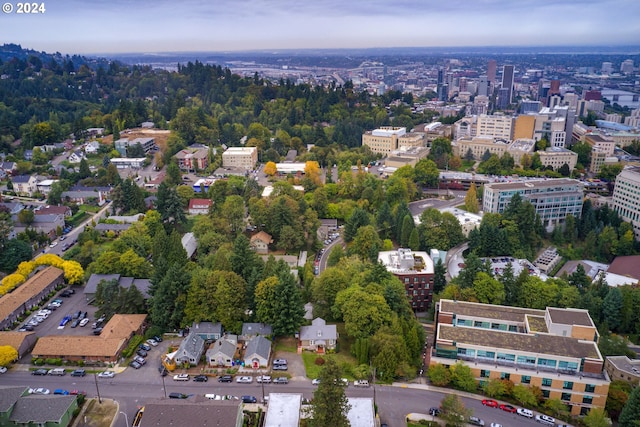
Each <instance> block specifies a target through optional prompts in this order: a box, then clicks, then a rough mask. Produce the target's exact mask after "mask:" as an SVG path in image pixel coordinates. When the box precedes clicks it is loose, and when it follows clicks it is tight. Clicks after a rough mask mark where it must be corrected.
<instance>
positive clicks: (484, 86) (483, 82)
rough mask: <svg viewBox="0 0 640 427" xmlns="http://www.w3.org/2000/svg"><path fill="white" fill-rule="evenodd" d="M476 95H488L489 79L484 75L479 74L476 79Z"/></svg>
mask: <svg viewBox="0 0 640 427" xmlns="http://www.w3.org/2000/svg"><path fill="white" fill-rule="evenodd" d="M478 95H480V96H489V80H488V77H487V76H485V75H482V76H480V78H479V79H478Z"/></svg>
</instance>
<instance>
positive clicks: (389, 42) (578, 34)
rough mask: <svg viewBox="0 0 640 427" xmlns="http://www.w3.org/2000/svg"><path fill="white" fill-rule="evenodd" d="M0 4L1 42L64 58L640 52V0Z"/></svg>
mask: <svg viewBox="0 0 640 427" xmlns="http://www.w3.org/2000/svg"><path fill="white" fill-rule="evenodd" d="M1 2H2V3H10V4H12V5H13V6H14V8H13V9H14V11H13V12H12V13H1V14H0V43H18V44H21V45H22V46H23V47H26V48H32V49H36V50H44V51H50V52H51V51H59V52H62V53H124V52H172V51H238V50H256V49H259V50H263V49H266V50H277V49H300V48H367V47H429V46H517V45H523V46H555V45H561V46H568V45H638V44H640V19H638V17H640V1H638V0H438V1H434V0H172V1H168V0H47V1H45V8H46V11H45V13H44V14H39V15H35V14H32V15H24V14H23V15H19V14H16V12H15V9H16V7H15V5H16V3H17V2H16V1H15V0H2V1H1ZM5 6H6V4H5ZM3 9H4V7H3Z"/></svg>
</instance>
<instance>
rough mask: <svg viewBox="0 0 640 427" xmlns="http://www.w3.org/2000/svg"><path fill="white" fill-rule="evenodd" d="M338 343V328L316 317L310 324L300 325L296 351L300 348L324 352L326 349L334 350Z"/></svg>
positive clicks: (300, 349)
mask: <svg viewBox="0 0 640 427" xmlns="http://www.w3.org/2000/svg"><path fill="white" fill-rule="evenodd" d="M337 343H338V329H337V327H336V325H327V322H326V321H325V320H324V319H322V318H320V317H317V318H315V319H313V321H312V322H311V326H302V327H300V341H299V343H298V352H300V351H302V350H309V351H315V352H316V353H319V354H321V353H325V352H326V351H327V350H335V349H336V344H337Z"/></svg>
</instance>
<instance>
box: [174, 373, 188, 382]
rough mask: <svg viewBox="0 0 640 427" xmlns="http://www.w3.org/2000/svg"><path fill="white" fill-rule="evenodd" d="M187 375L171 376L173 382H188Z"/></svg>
mask: <svg viewBox="0 0 640 427" xmlns="http://www.w3.org/2000/svg"><path fill="white" fill-rule="evenodd" d="M189 378H190V376H189V374H178V375H174V376H173V380H174V381H189Z"/></svg>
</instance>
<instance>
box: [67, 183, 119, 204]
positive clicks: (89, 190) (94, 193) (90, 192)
mask: <svg viewBox="0 0 640 427" xmlns="http://www.w3.org/2000/svg"><path fill="white" fill-rule="evenodd" d="M111 190H112V188H111V187H83V186H81V185H75V186H73V187H71V189H69V190H68V191H64V192H62V198H63V200H65V201H67V202H74V203H77V204H79V205H84V204H90V203H94V202H95V203H96V204H97V205H99V206H102V205H103V204H104V203H105V202H106V201H107V199H108V198H109V194H110V193H111Z"/></svg>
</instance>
